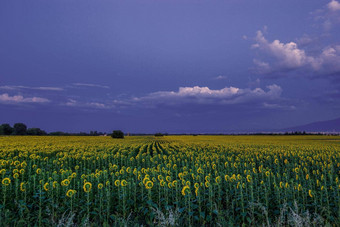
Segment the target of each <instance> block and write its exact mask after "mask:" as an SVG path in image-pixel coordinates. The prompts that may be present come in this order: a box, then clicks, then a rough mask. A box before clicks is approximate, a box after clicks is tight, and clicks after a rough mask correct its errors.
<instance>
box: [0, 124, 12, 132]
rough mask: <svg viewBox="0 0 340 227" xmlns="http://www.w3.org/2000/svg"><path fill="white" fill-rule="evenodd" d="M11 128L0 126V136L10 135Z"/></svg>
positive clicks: (7, 125) (5, 125)
mask: <svg viewBox="0 0 340 227" xmlns="http://www.w3.org/2000/svg"><path fill="white" fill-rule="evenodd" d="M12 133H13V128H12V127H11V126H10V125H9V124H2V125H0V135H11V134H12Z"/></svg>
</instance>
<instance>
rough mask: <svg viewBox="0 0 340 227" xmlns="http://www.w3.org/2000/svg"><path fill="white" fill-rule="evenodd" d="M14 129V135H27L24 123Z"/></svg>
mask: <svg viewBox="0 0 340 227" xmlns="http://www.w3.org/2000/svg"><path fill="white" fill-rule="evenodd" d="M13 129H14V132H13V133H14V135H26V131H27V126H26V125H25V124H24V123H15V124H14V125H13Z"/></svg>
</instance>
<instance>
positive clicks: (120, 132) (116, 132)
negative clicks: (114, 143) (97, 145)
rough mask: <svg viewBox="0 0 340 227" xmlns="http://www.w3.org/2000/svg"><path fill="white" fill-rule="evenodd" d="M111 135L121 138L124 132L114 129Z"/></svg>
mask: <svg viewBox="0 0 340 227" xmlns="http://www.w3.org/2000/svg"><path fill="white" fill-rule="evenodd" d="M111 137H112V138H115V139H123V138H124V132H122V131H121V130H114V131H113V132H112V134H111Z"/></svg>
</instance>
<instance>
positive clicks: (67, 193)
mask: <svg viewBox="0 0 340 227" xmlns="http://www.w3.org/2000/svg"><path fill="white" fill-rule="evenodd" d="M76 192H77V191H76V190H72V189H70V190H68V191H67V192H66V196H67V197H70V198H72V196H74V195H75V194H76Z"/></svg>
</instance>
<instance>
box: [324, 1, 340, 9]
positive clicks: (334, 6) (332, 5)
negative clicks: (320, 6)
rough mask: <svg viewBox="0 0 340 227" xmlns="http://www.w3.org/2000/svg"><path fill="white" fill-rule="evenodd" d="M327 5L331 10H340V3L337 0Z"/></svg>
mask: <svg viewBox="0 0 340 227" xmlns="http://www.w3.org/2000/svg"><path fill="white" fill-rule="evenodd" d="M327 7H328V9H329V10H331V11H338V10H340V3H339V2H338V1H336V0H332V1H330V2H329V3H328V4H327Z"/></svg>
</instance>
